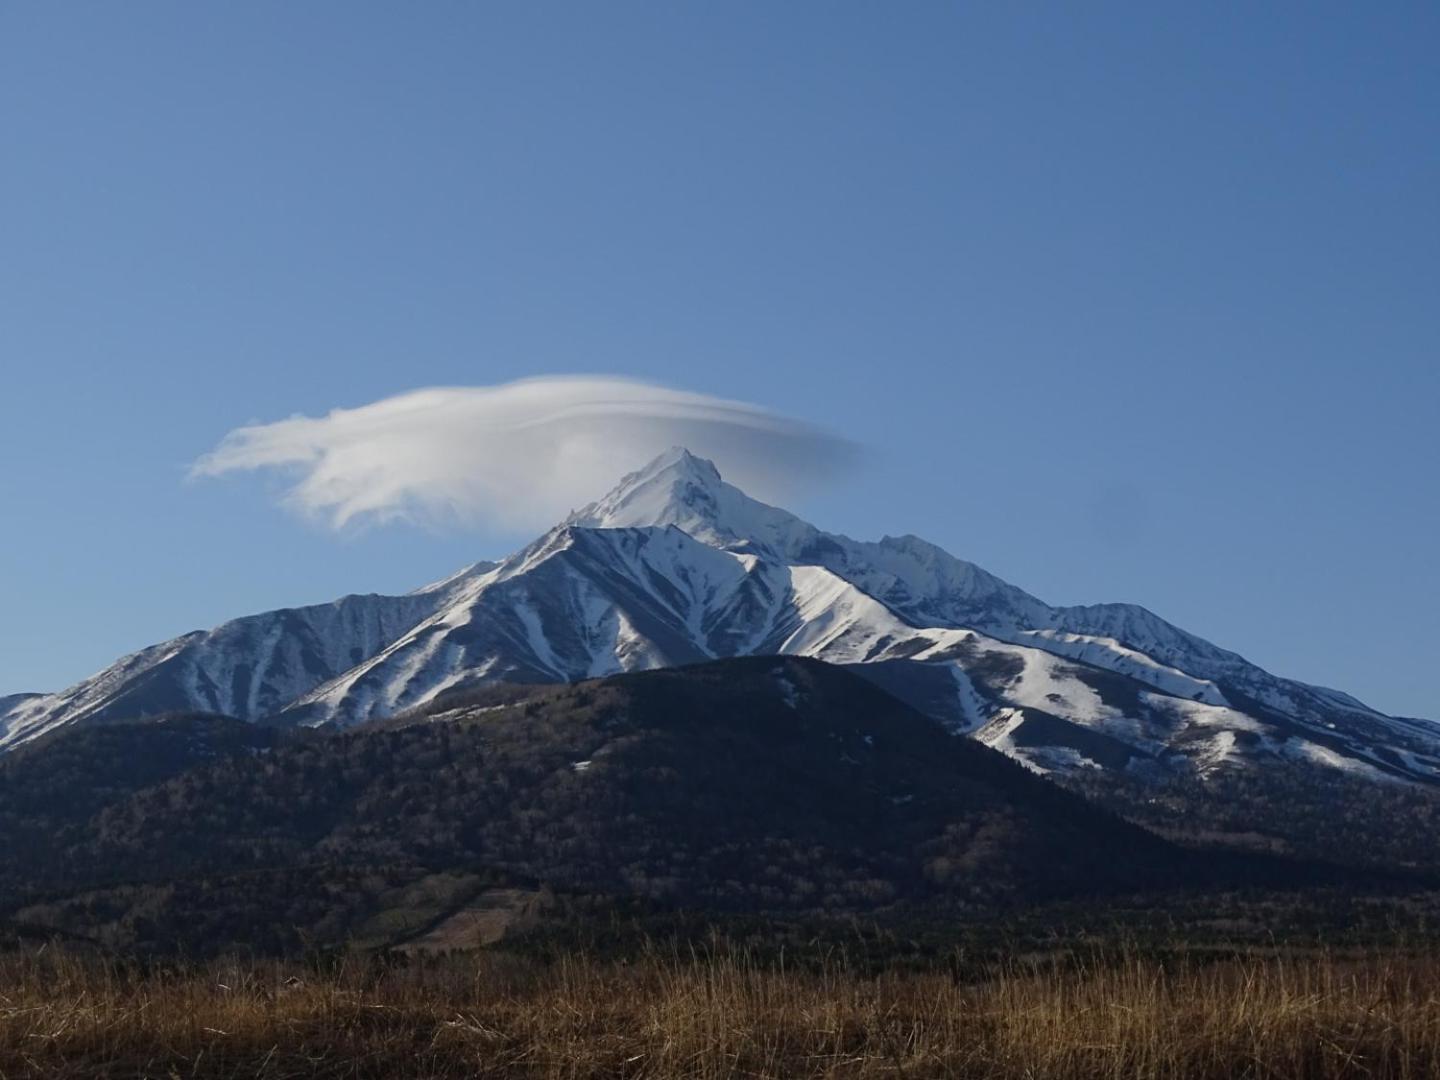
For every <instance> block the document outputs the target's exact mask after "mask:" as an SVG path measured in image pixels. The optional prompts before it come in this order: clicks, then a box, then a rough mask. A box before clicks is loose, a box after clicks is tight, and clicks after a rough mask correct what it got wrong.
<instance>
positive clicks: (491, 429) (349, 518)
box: [191, 376, 854, 530]
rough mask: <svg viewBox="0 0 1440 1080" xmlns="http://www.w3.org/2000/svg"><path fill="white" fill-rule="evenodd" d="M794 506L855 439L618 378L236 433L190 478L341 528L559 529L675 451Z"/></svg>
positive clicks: (567, 381) (376, 407)
mask: <svg viewBox="0 0 1440 1080" xmlns="http://www.w3.org/2000/svg"><path fill="white" fill-rule="evenodd" d="M677 445H678V446H685V447H688V448H689V449H690V450H691V451H693V452H694V453H696V454H698V455H700V456H701V457H707V458H710V459H711V460H713V461H714V462H715V463H716V465H718V466H719V468H720V471H721V472H722V473H723V474H724V475H725V477H726V479H728V480H730V481H732V482H733V483H735V484H737V485H739V486H740V487H742V488H744V489H745V490H747V491H749V492H750V493H751V494H753V495H755V496H756V497H757V498H762V499H771V500H777V501H783V500H784V498H786V497H787V496H788V495H791V494H793V493H794V492H795V491H796V490H797V489H803V488H804V487H805V486H808V485H812V484H814V483H816V482H818V481H821V480H824V479H826V478H827V477H828V476H830V475H832V474H833V473H834V472H835V471H836V470H837V469H839V468H841V467H843V466H844V465H845V464H847V463H848V462H849V461H850V460H851V459H852V458H853V449H854V448H853V446H852V444H851V443H849V442H847V441H845V440H843V439H840V438H837V437H835V436H833V435H829V434H826V433H825V432H822V431H819V430H817V429H815V428H813V427H810V426H809V425H807V424H804V423H801V422H800V421H797V420H792V419H788V418H786V417H783V416H778V415H776V414H774V413H771V412H768V411H767V410H764V409H761V408H759V407H757V406H754V405H747V404H745V403H743V402H739V401H727V400H724V399H721V398H713V397H708V396H706V395H703V394H692V393H686V392H684V391H680V390H672V389H669V388H667V387H663V386H656V385H653V384H650V383H643V382H638V381H635V380H631V379H624V378H617V377H604V376H601V377H596V376H575V377H570V376H557V377H550V378H541V379H525V380H522V381H520V382H513V383H506V384H504V385H501V386H455V387H436V388H432V389H426V390H415V391H412V392H410V393H407V394H400V395H398V396H396V397H392V398H385V399H384V400H382V401H376V402H373V403H372V404H369V405H362V406H360V407H358V408H354V409H334V410H332V411H331V412H330V413H329V414H327V415H326V416H323V417H318V418H315V417H308V416H294V417H291V418H290V419H288V420H279V421H276V422H275V423H271V424H254V425H250V426H247V427H242V428H237V429H236V430H234V431H232V432H230V434H228V435H227V436H225V438H224V439H223V440H222V441H221V443H220V444H219V446H217V447H216V448H215V449H214V450H213V451H211V452H210V453H208V454H206V455H205V456H204V457H202V458H200V459H199V460H198V461H196V462H195V464H194V465H193V466H192V468H191V475H192V476H201V477H203V476H220V475H223V474H226V473H233V472H243V471H252V470H270V469H274V470H280V471H281V472H282V473H284V474H285V475H286V476H287V478H288V480H289V484H290V486H289V487H288V489H287V491H286V493H285V496H284V501H285V503H286V504H287V505H289V506H290V507H292V508H293V509H295V510H297V511H299V512H301V513H304V514H306V515H307V516H312V517H316V518H319V519H321V520H323V521H325V522H327V523H328V524H330V525H331V526H333V527H334V528H336V529H340V528H344V527H346V526H349V525H358V524H370V523H379V522H390V521H407V522H411V523H415V524H419V525H429V526H444V527H453V526H463V527H478V528H487V529H492V528H493V529H500V530H511V529H521V528H538V527H544V526H546V525H550V524H554V523H555V522H556V521H557V520H559V519H560V518H561V517H563V516H564V515H565V514H566V513H567V512H568V511H569V510H571V509H574V508H576V507H579V506H582V505H584V504H585V503H588V502H590V501H591V500H593V499H596V498H598V497H599V496H600V495H602V494H604V493H605V492H606V491H608V490H609V489H610V488H611V487H612V486H613V485H614V484H615V482H616V481H617V480H618V479H619V478H620V477H621V476H622V475H623V474H625V473H627V472H630V471H631V470H633V469H636V468H639V467H640V466H641V465H643V464H645V462H647V461H649V460H650V459H651V458H653V457H655V456H656V455H657V454H659V453H662V452H663V451H664V450H666V449H667V448H669V447H671V446H677Z"/></svg>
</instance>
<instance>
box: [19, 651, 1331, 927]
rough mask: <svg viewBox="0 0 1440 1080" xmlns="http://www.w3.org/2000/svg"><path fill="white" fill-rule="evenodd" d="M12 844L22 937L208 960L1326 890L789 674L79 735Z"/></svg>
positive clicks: (30, 786)
mask: <svg viewBox="0 0 1440 1080" xmlns="http://www.w3.org/2000/svg"><path fill="white" fill-rule="evenodd" d="M246 731H250V732H254V733H255V736H254V737H253V738H247V736H246ZM63 786H69V787H71V788H73V789H75V790H78V791H79V792H81V793H82V794H83V798H82V799H81V800H78V801H77V800H70V799H66V798H64V797H63V796H61V795H60V794H59V792H60V790H61V788H62V787H63ZM0 821H3V822H5V823H6V826H7V829H9V830H11V833H8V834H7V835H11V834H13V835H20V836H28V837H32V838H33V840H34V842H33V843H27V844H21V845H10V846H7V848H6V850H5V852H4V853H3V854H0V915H4V916H7V917H11V918H14V919H15V920H16V921H18V922H19V923H20V924H21V925H26V926H32V927H35V926H43V927H58V928H61V929H63V930H65V931H67V932H69V933H72V934H82V935H86V936H89V937H95V938H98V939H101V940H103V941H105V942H106V943H109V944H115V945H141V946H145V947H156V948H160V947H168V948H172V949H173V948H183V949H187V950H213V949H217V948H223V947H225V946H226V945H234V944H244V945H248V946H261V945H264V944H266V943H268V942H272V941H273V942H274V944H275V946H276V947H280V948H287V947H294V946H295V945H297V944H298V943H299V938H300V936H301V935H303V936H305V937H308V938H309V939H310V940H312V941H313V940H319V941H338V940H345V939H351V940H355V939H359V940H366V941H373V942H376V943H382V944H386V943H389V944H393V943H395V938H394V935H397V934H403V933H404V932H407V931H408V929H410V928H413V925H414V924H413V923H411V922H408V921H407V920H405V919H403V918H400V917H399V915H398V914H397V909H399V908H402V907H406V906H413V899H407V897H409V898H413V896H414V895H416V894H417V893H426V892H430V893H433V892H435V891H437V890H439V891H443V892H444V893H445V894H446V895H447V896H449V897H450V898H451V899H449V900H446V901H444V902H443V903H441V904H440V905H439V907H438V908H437V909H435V910H432V911H430V912H429V915H428V916H427V918H428V919H429V920H430V921H431V922H432V923H433V921H434V920H435V919H442V918H445V917H447V916H448V915H449V914H454V911H453V910H450V909H447V908H446V905H447V904H449V905H452V907H454V906H459V905H462V904H464V903H468V902H469V900H470V899H473V897H474V896H475V895H476V893H477V891H478V890H479V889H480V888H481V887H482V886H485V885H487V884H488V885H504V886H507V887H509V888H512V889H514V888H520V889H528V890H530V891H531V892H532V893H533V891H534V890H535V889H537V888H541V887H543V888H545V889H553V890H555V891H556V892H559V893H564V894H567V895H576V894H579V895H591V896H599V897H617V898H639V899H642V900H645V901H647V902H650V903H654V904H659V905H664V906H665V907H667V908H682V909H690V910H702V911H705V912H710V913H725V912H765V913H778V912H790V913H811V914H816V915H819V914H825V915H828V916H835V915H839V914H845V913H853V914H859V913H867V914H877V915H878V914H882V913H892V914H894V913H897V912H902V911H912V912H913V911H916V910H926V911H931V912H938V913H940V914H942V915H943V916H944V917H947V918H949V919H952V920H953V918H954V917H955V916H957V915H962V914H967V913H970V914H983V913H985V912H995V911H997V910H999V909H1001V908H1005V909H1008V908H1009V907H1011V906H1012V905H1014V904H1016V903H1021V902H1031V901H1039V900H1048V899H1054V898H1060V897H1082V896H1084V897H1090V896H1094V895H1097V894H1104V893H1113V892H1115V891H1117V890H1119V891H1127V892H1131V891H1135V890H1148V889H1152V888H1153V889H1173V888H1191V887H1198V888H1208V887H1221V888H1224V887H1226V886H1228V885H1233V884H1234V883H1236V882H1237V881H1239V880H1241V879H1242V878H1243V879H1244V880H1245V881H1247V882H1250V883H1252V884H1253V883H1254V882H1256V881H1260V880H1266V879H1267V877H1268V880H1270V881H1271V883H1282V884H1283V883H1285V882H1289V883H1291V884H1294V883H1296V882H1309V881H1311V880H1312V877H1307V876H1306V875H1307V874H1312V875H1313V873H1314V871H1310V870H1307V869H1306V868H1303V867H1288V866H1282V865H1281V864H1279V863H1278V862H1267V861H1263V860H1259V861H1257V860H1240V859H1234V858H1230V857H1225V856H1220V857H1215V856H1210V855H1202V854H1199V853H1194V852H1187V851H1184V850H1182V849H1180V848H1177V847H1174V846H1172V845H1170V844H1168V843H1166V842H1164V841H1162V840H1160V839H1159V838H1157V837H1155V836H1153V835H1151V834H1149V833H1147V832H1145V831H1143V830H1141V829H1138V828H1136V827H1134V826H1132V825H1129V824H1126V823H1125V822H1123V821H1121V820H1120V819H1118V818H1116V817H1113V816H1111V815H1109V814H1107V813H1105V812H1103V811H1101V810H1098V809H1095V808H1093V807H1091V806H1089V805H1088V804H1087V803H1085V802H1084V801H1083V800H1082V799H1080V798H1078V797H1077V796H1074V795H1071V794H1069V793H1067V792H1065V791H1063V790H1061V789H1060V788H1058V787H1056V786H1055V785H1054V784H1051V783H1049V782H1047V781H1045V780H1044V779H1042V778H1040V777H1037V776H1035V775H1034V774H1033V773H1032V772H1030V771H1029V770H1027V769H1025V768H1022V767H1021V766H1019V765H1018V764H1016V763H1014V762H1011V761H1008V760H1006V759H1005V758H1004V757H1003V756H1002V755H1000V754H997V753H995V752H993V751H991V750H989V749H987V748H985V747H982V746H979V745H977V744H976V743H974V742H972V741H970V740H966V739H957V738H954V737H953V736H951V735H949V734H947V733H946V732H945V731H944V730H943V729H942V728H940V727H939V726H938V725H936V724H935V723H934V722H933V721H931V720H930V719H929V718H927V717H924V716H922V715H920V714H919V713H917V712H915V711H914V710H912V709H910V708H909V707H908V706H906V705H904V704H902V703H901V702H899V701H897V700H895V699H894V698H892V697H890V696H889V695H886V694H884V693H882V692H881V691H879V690H878V689H876V688H875V687H873V686H872V685H871V684H869V683H868V682H866V681H864V680H862V679H860V678H858V677H857V676H855V675H854V674H853V673H850V672H847V671H845V670H844V669H841V668H837V667H833V666H830V665H826V664H823V663H819V662H816V661H813V660H805V659H799V658H785V657H747V658H740V659H733V660H723V661H712V662H709V663H707V664H703V665H696V666H690V667H685V668H679V669H669V670H661V671H653V672H641V673H633V674H627V675H620V676H611V677H609V678H606V679H602V680H592V681H587V682H584V683H581V684H575V685H565V686H558V687H547V688H544V689H543V690H540V691H539V692H535V693H532V694H531V695H530V696H528V697H526V698H525V699H524V700H522V701H519V702H516V703H514V704H511V705H502V706H498V707H497V706H465V707H461V708H458V709H452V710H449V711H447V712H444V713H443V714H429V715H425V716H416V717H415V718H414V720H413V722H412V723H409V724H397V723H386V724H381V725H363V726H361V727H360V728H357V729H353V730H350V731H337V732H335V733H333V734H331V735H329V736H328V737H327V736H323V735H320V734H317V733H313V732H306V731H301V732H279V731H277V730H276V729H273V728H265V727H257V726H254V725H243V724H239V723H237V722H234V721H228V722H227V721H223V720H220V719H217V718H204V717H181V718H173V719H167V720H165V721H163V722H158V723H150V724H138V725H137V724H128V725H127V724H117V725H107V726H92V727H85V726H77V727H73V728H69V729H66V730H64V731H61V732H57V733H55V734H54V735H51V736H49V737H47V738H46V739H43V740H37V741H35V742H34V743H32V744H30V745H29V746H26V747H24V748H22V749H21V750H19V751H17V752H16V753H14V754H12V755H8V756H7V757H6V758H4V759H0ZM37 822H38V824H37ZM1313 880H1320V879H1318V878H1315V879H1313ZM467 883H468V884H467ZM442 886H443V889H442ZM286 934H289V935H292V937H293V938H294V940H285V939H284V935H286ZM387 934H388V935H390V937H389V939H388V940H387V938H386V935H387ZM276 935H279V937H277V936H276Z"/></svg>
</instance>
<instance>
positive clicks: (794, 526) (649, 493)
mask: <svg viewBox="0 0 1440 1080" xmlns="http://www.w3.org/2000/svg"><path fill="white" fill-rule="evenodd" d="M565 524H566V525H573V526H579V527H583V528H591V529H630V528H646V527H651V526H658V527H663V526H666V525H674V526H675V527H676V528H679V529H683V530H684V531H685V532H687V533H689V534H690V535H691V536H692V537H694V538H695V539H697V540H699V541H701V542H702V543H706V544H711V545H713V546H716V547H722V548H726V549H730V550H754V551H764V552H766V553H768V554H788V553H789V552H790V551H791V550H792V549H794V548H797V547H799V546H803V544H804V543H805V542H806V541H807V540H809V539H810V538H812V537H813V536H815V535H817V530H816V529H815V528H814V526H812V525H807V524H806V523H805V522H803V521H801V520H800V519H799V518H798V517H796V516H795V515H794V514H791V513H789V512H788V511H785V510H781V509H779V508H778V507H774V506H769V505H767V504H765V503H762V502H760V501H759V500H758V499H752V498H751V497H750V496H749V495H747V494H745V492H743V491H741V490H740V489H739V488H737V487H735V486H734V485H733V484H728V483H726V482H725V480H724V479H723V478H722V477H721V475H720V470H719V469H717V468H716V467H715V463H714V462H712V461H708V460H706V459H705V458H701V457H696V456H695V455H694V454H692V453H691V452H690V451H689V450H686V449H685V448H684V447H680V446H675V447H671V448H670V449H669V450H667V451H666V452H665V453H663V454H661V455H660V456H659V457H657V458H655V460H653V461H651V462H650V463H649V464H648V465H646V466H645V467H644V468H642V469H639V470H637V471H636V472H633V473H630V474H629V475H627V476H625V477H624V478H623V479H622V480H621V481H620V483H619V484H617V485H616V486H615V488H614V489H613V490H611V491H610V493H609V494H607V495H605V496H604V497H603V498H601V499H599V500H597V501H595V502H593V503H591V504H590V505H589V506H586V507H583V508H582V509H580V510H577V511H575V512H574V513H573V514H571V515H570V517H569V518H567V519H566V521H565Z"/></svg>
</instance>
